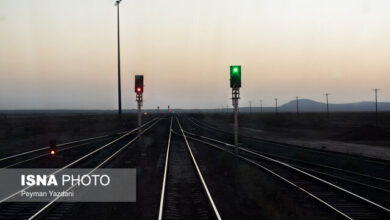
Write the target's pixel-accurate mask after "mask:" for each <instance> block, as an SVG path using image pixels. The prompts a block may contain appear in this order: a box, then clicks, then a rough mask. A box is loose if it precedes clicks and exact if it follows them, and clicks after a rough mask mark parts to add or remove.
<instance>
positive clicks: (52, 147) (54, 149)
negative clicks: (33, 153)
mask: <svg viewBox="0 0 390 220" xmlns="http://www.w3.org/2000/svg"><path fill="white" fill-rule="evenodd" d="M49 152H50V155H52V156H54V155H55V154H56V152H57V143H56V141H55V140H50V142H49Z"/></svg>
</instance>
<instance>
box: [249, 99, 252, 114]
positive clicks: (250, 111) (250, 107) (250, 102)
mask: <svg viewBox="0 0 390 220" xmlns="http://www.w3.org/2000/svg"><path fill="white" fill-rule="evenodd" d="M249 113H252V101H249Z"/></svg>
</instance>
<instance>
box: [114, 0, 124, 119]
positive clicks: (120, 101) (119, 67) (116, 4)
mask: <svg viewBox="0 0 390 220" xmlns="http://www.w3.org/2000/svg"><path fill="white" fill-rule="evenodd" d="M121 1H122V0H116V1H115V6H116V11H117V29H118V115H119V119H122V98H121V56H120V41H119V3H120V2H121Z"/></svg>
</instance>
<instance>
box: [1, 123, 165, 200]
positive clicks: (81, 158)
mask: <svg viewBox="0 0 390 220" xmlns="http://www.w3.org/2000/svg"><path fill="white" fill-rule="evenodd" d="M158 121H160V120H157V122H158ZM144 125H146V123H145V124H143V126H144ZM137 130H138V128H134V129H132V130H131V131H129V132H127V133H126V134H124V135H122V136H120V137H119V138H117V139H115V140H113V141H111V142H109V143H107V144H105V145H103V146H101V147H99V148H98V149H95V150H94V151H92V152H90V153H88V154H86V155H84V156H82V157H80V158H78V159H76V160H74V161H73V162H71V163H69V164H67V165H65V166H64V167H62V168H59V169H58V170H56V171H55V172H53V173H51V174H50V175H54V174H56V173H59V172H61V171H62V170H64V169H66V168H68V167H70V166H72V165H74V164H76V163H78V162H80V161H82V160H84V159H85V158H87V157H89V156H91V155H93V154H95V153H96V152H98V151H101V150H103V149H104V148H106V147H108V146H111V145H112V144H114V143H116V142H118V141H120V140H122V139H123V138H125V137H127V136H128V135H130V134H132V133H134V132H135V131H137ZM31 187H32V186H28V187H25V188H23V189H21V190H19V191H17V192H15V193H13V194H12V195H9V196H7V197H6V198H3V199H1V200H0V204H1V203H3V202H5V201H7V200H8V199H10V198H12V197H14V196H16V195H18V194H19V193H20V192H22V191H25V190H26V189H29V188H31Z"/></svg>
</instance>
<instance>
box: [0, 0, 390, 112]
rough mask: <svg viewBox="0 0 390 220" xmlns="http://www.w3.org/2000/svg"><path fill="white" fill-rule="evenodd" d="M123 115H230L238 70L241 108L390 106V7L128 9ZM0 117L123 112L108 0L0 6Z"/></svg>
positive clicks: (280, 0)
mask: <svg viewBox="0 0 390 220" xmlns="http://www.w3.org/2000/svg"><path fill="white" fill-rule="evenodd" d="M120 7H121V61H122V65H121V66H122V97H123V100H122V101H123V108H135V106H136V103H135V94H134V92H133V91H134V90H133V86H134V85H133V84H134V79H133V78H134V74H144V75H145V93H144V99H145V102H144V107H145V108H155V107H156V106H157V105H159V106H160V107H162V108H166V107H167V105H168V104H169V105H171V106H172V107H174V108H214V107H221V106H222V105H224V106H226V105H227V104H229V106H231V100H229V96H230V94H231V90H230V88H229V65H233V64H241V65H242V79H243V82H242V86H243V87H242V89H241V97H242V99H241V100H240V105H241V106H246V105H248V102H249V100H252V103H253V105H255V106H256V105H258V103H259V99H263V100H264V101H263V103H264V105H265V106H267V105H268V106H272V105H273V104H274V101H273V98H275V97H278V98H279V100H280V101H279V103H280V104H283V103H285V102H287V101H289V100H291V99H293V98H294V97H295V96H297V95H298V96H300V97H303V98H310V99H314V100H318V101H324V99H325V98H324V96H323V93H325V92H330V93H332V96H331V97H330V101H331V102H335V103H342V102H355V101H361V100H372V99H373V95H374V94H373V92H372V91H371V89H372V88H375V87H378V88H381V89H382V90H381V91H380V93H379V97H380V100H381V101H390V97H389V94H390V91H389V86H390V62H389V57H390V40H389V39H390V14H389V13H388V12H389V11H390V1H388V0H327V1H323V0H235V1H232V0H230V1H229V0H192V1H190V0H188V1H183V0H164V1H160V0H142V1H141V0H123V1H122V3H121V6H120ZM0 30H1V37H0V48H1V50H0V109H115V108H116V107H117V87H116V85H117V66H116V64H117V63H116V62H117V55H116V52H117V51H116V8H115V7H114V1H112V0H83V1H80V0H78V1H75V0H18V1H15V0H2V1H0Z"/></svg>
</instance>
